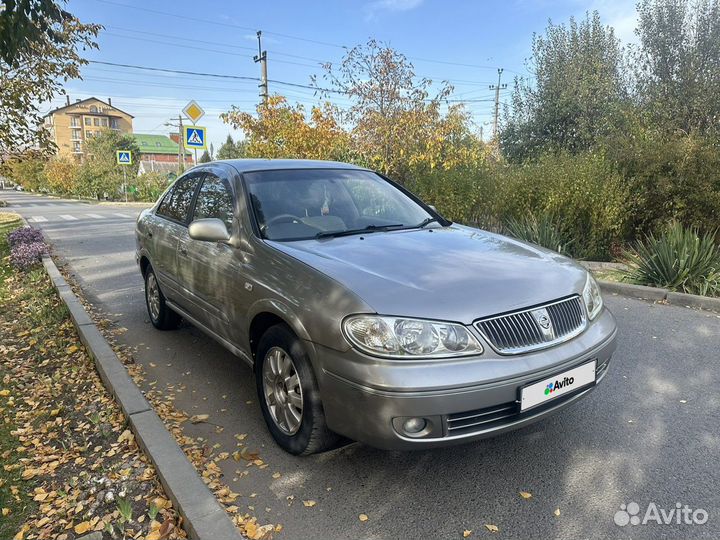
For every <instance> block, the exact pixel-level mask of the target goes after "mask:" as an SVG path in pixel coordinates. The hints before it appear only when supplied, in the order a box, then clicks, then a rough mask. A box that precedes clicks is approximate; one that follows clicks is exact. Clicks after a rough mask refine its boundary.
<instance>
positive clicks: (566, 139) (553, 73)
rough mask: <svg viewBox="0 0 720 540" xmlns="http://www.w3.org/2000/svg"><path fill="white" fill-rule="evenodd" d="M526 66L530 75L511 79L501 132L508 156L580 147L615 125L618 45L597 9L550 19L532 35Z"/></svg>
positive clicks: (620, 92)
mask: <svg viewBox="0 0 720 540" xmlns="http://www.w3.org/2000/svg"><path fill="white" fill-rule="evenodd" d="M528 70H529V71H530V72H531V73H532V77H531V78H529V79H524V78H517V79H516V80H515V88H514V90H513V96H512V103H511V105H510V107H509V109H508V112H507V115H506V120H505V126H504V127H503V130H502V133H501V146H502V148H503V151H504V153H505V154H506V155H507V156H508V157H509V158H511V159H515V160H522V159H525V158H527V157H530V156H533V155H535V154H537V153H539V152H540V151H542V150H546V149H552V150H566V151H569V152H579V151H583V150H586V149H588V148H591V147H592V146H593V145H594V144H595V142H596V141H597V139H598V137H601V136H603V135H604V134H606V133H608V132H609V131H610V130H611V129H612V128H613V126H614V113H615V112H616V111H617V109H618V106H619V104H620V103H621V101H622V99H623V97H624V96H625V95H626V90H625V82H624V79H623V76H622V71H621V70H622V50H621V47H620V44H619V41H618V40H617V39H616V37H615V34H614V31H613V29H612V28H611V27H608V26H604V25H603V24H602V23H601V21H600V16H599V14H598V13H597V12H593V13H592V14H590V13H587V14H586V15H585V17H584V18H583V19H582V20H581V21H580V22H578V21H576V20H575V19H574V18H571V19H570V22H569V23H568V24H567V25H565V24H559V25H556V24H553V23H552V21H550V22H549V23H548V26H547V28H546V30H545V34H544V35H534V36H533V43H532V55H531V57H530V59H529V61H528Z"/></svg>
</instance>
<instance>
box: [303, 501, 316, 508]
mask: <svg viewBox="0 0 720 540" xmlns="http://www.w3.org/2000/svg"><path fill="white" fill-rule="evenodd" d="M303 504H304V505H305V506H307V507H308V508H310V507H312V506H315V505H316V504H317V503H316V502H315V501H303Z"/></svg>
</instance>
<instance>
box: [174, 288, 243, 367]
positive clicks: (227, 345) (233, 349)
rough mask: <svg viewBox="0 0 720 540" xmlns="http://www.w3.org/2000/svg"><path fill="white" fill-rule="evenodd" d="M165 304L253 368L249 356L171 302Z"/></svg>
mask: <svg viewBox="0 0 720 540" xmlns="http://www.w3.org/2000/svg"><path fill="white" fill-rule="evenodd" d="M165 303H166V304H167V306H168V307H169V308H170V309H172V310H173V311H174V312H175V313H177V314H178V315H180V316H182V318H183V319H186V320H188V321H189V322H191V323H192V325H193V326H197V327H198V328H199V329H200V330H202V331H203V332H205V333H206V334H207V335H208V336H210V337H211V338H213V339H214V340H215V341H217V342H218V343H219V344H220V345H222V346H223V347H225V348H226V349H227V350H228V351H230V352H231V353H233V354H234V355H235V356H238V357H239V358H240V359H241V360H243V361H244V362H245V363H246V364H247V365H249V366H250V367H253V365H254V362H253V360H252V358H250V356H248V355H247V353H245V352H244V351H242V350H240V349H238V348H237V347H236V346H235V345H233V344H232V343H230V342H229V341H228V340H226V339H225V338H223V337H220V336H219V335H217V334H216V333H215V332H213V331H212V330H210V329H209V328H208V327H207V326H205V325H204V324H202V323H201V322H199V321H198V320H197V319H195V318H194V317H192V316H191V315H189V314H188V313H186V312H185V311H184V310H183V309H181V308H180V307H178V306H177V304H174V303H173V302H171V301H170V300H167V299H166V300H165Z"/></svg>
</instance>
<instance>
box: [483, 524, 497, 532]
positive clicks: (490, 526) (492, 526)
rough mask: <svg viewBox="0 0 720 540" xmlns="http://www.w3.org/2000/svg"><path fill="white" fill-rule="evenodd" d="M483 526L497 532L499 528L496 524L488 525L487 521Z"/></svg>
mask: <svg viewBox="0 0 720 540" xmlns="http://www.w3.org/2000/svg"><path fill="white" fill-rule="evenodd" d="M485 528H486V529H487V530H488V531H490V532H494V533H495V532H498V531H499V530H500V529H498V526H497V525H490V524H488V523H486V524H485Z"/></svg>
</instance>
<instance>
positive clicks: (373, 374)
mask: <svg viewBox="0 0 720 540" xmlns="http://www.w3.org/2000/svg"><path fill="white" fill-rule="evenodd" d="M616 334H617V330H616V326H615V319H614V318H613V316H612V314H611V313H610V312H609V311H608V310H607V309H604V310H603V312H602V313H601V314H600V315H599V316H598V317H597V318H596V319H595V320H594V321H593V322H592V323H591V324H590V325H589V326H588V327H587V329H586V330H585V331H584V332H583V333H582V334H580V335H579V336H577V337H576V338H574V339H572V340H570V341H568V342H566V343H563V344H560V345H557V346H555V347H552V348H550V349H545V350H541V351H537V352H534V353H529V354H524V355H518V356H502V355H498V354H496V353H494V352H493V351H492V349H491V348H490V347H487V346H486V347H485V353H484V354H483V355H482V356H478V357H473V358H463V359H454V360H432V361H427V360H425V361H412V360H384V359H378V358H373V357H370V356H366V355H364V354H362V353H360V352H358V351H355V350H352V349H351V350H349V351H346V352H339V351H335V350H333V349H328V348H324V347H321V346H318V345H314V347H313V349H314V354H313V356H314V357H315V358H314V360H315V362H314V365H315V372H316V374H317V377H318V383H319V386H320V392H321V395H322V400H323V406H324V410H325V417H326V420H327V423H328V427H330V429H332V430H334V431H336V432H337V433H340V434H341V435H344V436H346V437H349V438H351V439H354V440H357V441H361V442H364V443H366V444H369V445H371V446H376V447H379V448H387V449H415V448H431V447H438V446H447V445H451V444H458V443H461V442H466V441H472V440H476V439H482V438H485V437H489V436H492V435H495V434H498V433H502V432H505V431H509V430H512V429H516V428H519V427H522V426H525V425H528V424H530V423H532V422H534V421H537V420H539V419H541V418H543V417H544V416H546V415H548V414H551V413H553V412H556V411H558V410H560V409H561V408H563V407H565V406H567V405H569V404H570V403H573V402H575V401H577V400H579V399H580V398H582V397H584V396H586V395H587V394H588V393H589V392H591V391H592V390H593V389H594V388H595V386H597V384H598V383H599V382H600V381H601V380H602V379H603V378H604V377H605V375H606V373H607V368H608V365H609V362H610V358H611V356H612V354H613V352H614V351H615V348H616ZM592 360H596V361H597V364H596V366H597V367H596V381H595V383H594V384H591V385H588V386H585V387H582V388H579V389H578V390H576V391H573V392H570V393H568V394H564V395H562V396H560V397H558V398H555V399H553V400H550V401H548V402H546V403H545V404H543V405H540V406H538V407H535V408H532V409H529V410H527V411H524V412H520V404H519V396H520V388H521V387H523V386H525V385H527V384H530V383H534V382H536V381H539V380H542V379H544V378H546V377H551V376H553V375H556V374H559V373H561V372H564V371H567V370H569V369H572V368H574V367H576V366H579V365H581V364H584V363H586V362H589V361H592ZM411 417H412V418H414V417H420V418H425V419H426V420H427V422H428V428H426V429H425V430H423V431H422V432H421V433H420V436H408V435H407V434H405V433H403V430H402V429H401V425H402V420H403V419H405V418H411Z"/></svg>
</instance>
